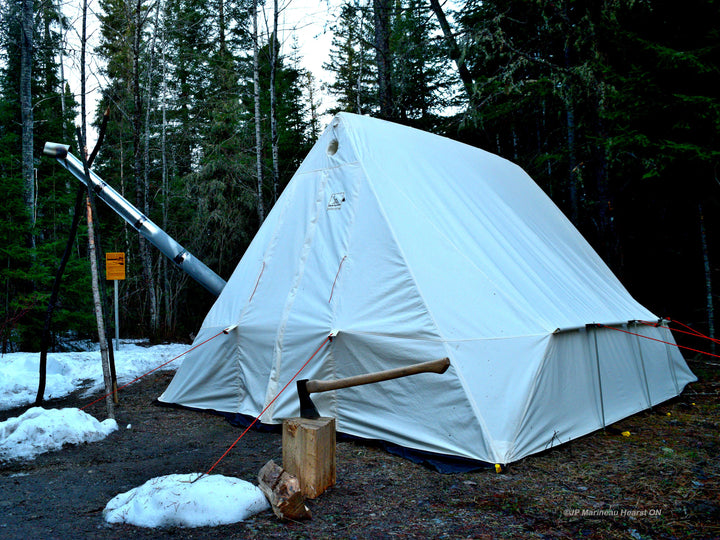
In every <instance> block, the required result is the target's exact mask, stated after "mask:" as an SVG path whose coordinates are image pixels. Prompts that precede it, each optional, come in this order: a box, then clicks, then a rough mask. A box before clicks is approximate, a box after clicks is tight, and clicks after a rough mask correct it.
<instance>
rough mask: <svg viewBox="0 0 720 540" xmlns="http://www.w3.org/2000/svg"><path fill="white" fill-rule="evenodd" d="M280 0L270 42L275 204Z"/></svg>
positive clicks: (274, 15)
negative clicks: (276, 78) (276, 81)
mask: <svg viewBox="0 0 720 540" xmlns="http://www.w3.org/2000/svg"><path fill="white" fill-rule="evenodd" d="M277 31H278V0H274V1H273V32H272V43H271V44H270V136H271V138H272V163H273V204H274V203H275V201H277V198H278V191H279V189H280V158H279V156H278V130H277V94H276V91H275V76H276V72H277V62H278V53H279V51H278V45H279V42H278V38H277Z"/></svg>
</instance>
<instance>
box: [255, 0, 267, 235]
mask: <svg viewBox="0 0 720 540" xmlns="http://www.w3.org/2000/svg"><path fill="white" fill-rule="evenodd" d="M257 8H258V3H257V0H253V7H252V10H253V12H252V24H253V90H254V97H255V158H256V166H257V198H258V201H257V212H258V220H259V221H260V224H261V225H262V222H263V221H265V207H264V206H263V193H262V185H263V171H262V132H261V130H260V128H261V123H260V120H261V118H260V61H259V58H258V55H259V46H260V45H259V42H258V40H259V36H258V20H257V19H258V10H257Z"/></svg>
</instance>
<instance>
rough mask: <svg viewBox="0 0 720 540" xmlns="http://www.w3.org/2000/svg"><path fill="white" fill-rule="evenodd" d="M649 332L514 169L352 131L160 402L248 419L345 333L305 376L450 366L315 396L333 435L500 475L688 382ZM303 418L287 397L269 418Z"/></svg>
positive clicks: (389, 126) (259, 248)
mask: <svg viewBox="0 0 720 540" xmlns="http://www.w3.org/2000/svg"><path fill="white" fill-rule="evenodd" d="M658 294H662V291H658ZM638 320H640V321H657V320H658V318H657V316H655V315H654V314H653V313H651V312H650V311H649V310H648V309H646V308H645V307H643V306H642V305H640V304H639V303H638V302H636V301H635V300H634V299H633V298H632V297H631V296H630V294H629V293H628V292H627V291H626V289H625V288H624V287H623V286H622V284H621V283H620V282H619V281H618V280H617V278H616V277H615V276H614V275H613V274H612V272H611V271H610V270H609V268H608V267H607V266H606V265H605V263H604V262H603V261H602V260H601V259H600V257H599V256H598V255H597V254H596V253H595V252H594V251H593V249H592V248H591V247H590V245H589V244H588V243H587V242H586V241H585V239H584V238H583V237H582V236H581V235H580V234H579V233H578V231H577V230H576V229H575V228H574V227H573V226H572V224H571V223H570V222H569V221H568V220H567V219H566V218H565V216H564V215H563V214H562V213H561V212H560V210H559V209H558V208H557V207H556V206H555V205H554V204H553V203H552V202H551V201H550V199H549V198H548V197H547V196H546V195H545V194H544V193H543V192H542V190H541V189H540V188H539V187H538V186H537V185H536V184H535V183H534V182H533V181H532V179H531V178H530V177H529V176H528V175H527V174H526V173H525V172H524V171H522V170H521V169H520V168H519V167H517V166H516V165H514V164H512V163H510V162H508V161H506V160H504V159H502V158H500V157H498V156H495V155H493V154H489V153H487V152H484V151H482V150H479V149H477V148H473V147H470V146H467V145H464V144H462V143H458V142H456V141H452V140H449V139H446V138H442V137H438V136H435V135H431V134H428V133H425V132H421V131H418V130H415V129H411V128H408V127H404V126H400V125H397V124H393V123H389V122H385V121H381V120H377V119H372V118H368V117H361V116H356V115H352V114H347V113H341V114H339V115H337V116H336V117H335V118H334V119H333V120H332V122H331V124H330V126H329V127H328V128H327V129H326V130H325V132H324V133H323V135H322V136H321V137H320V139H319V140H318V142H317V143H316V145H315V146H314V147H313V149H312V150H311V151H310V153H309V154H308V156H307V158H306V159H305V161H304V162H303V163H302V165H301V166H300V168H299V169H298V171H297V173H296V174H295V176H294V177H293V179H292V180H291V181H290V183H289V184H288V186H287V188H286V189H285V190H284V192H283V194H282V196H281V197H280V198H279V199H278V201H277V203H276V205H275V207H274V208H273V209H272V211H271V212H270V213H269V215H268V217H267V219H266V220H265V222H264V223H263V225H262V227H261V228H260V230H259V231H258V233H257V235H256V237H255V239H254V240H253V242H252V243H251V245H250V247H249V248H248V250H247V252H246V253H245V255H244V256H243V258H242V260H241V261H240V263H239V264H238V266H237V268H236V270H235V272H234V273H233V275H232V276H231V278H230V279H229V280H228V283H227V285H226V287H225V289H224V290H223V292H222V294H221V295H220V296H219V298H218V299H217V301H216V303H215V304H214V306H213V307H212V308H211V310H210V312H209V313H208V315H207V317H206V318H205V321H204V322H203V325H202V328H201V330H200V331H199V333H198V336H197V338H196V340H195V342H196V343H200V342H202V341H204V340H206V339H208V338H209V337H210V336H212V335H214V334H217V333H218V332H220V331H221V330H222V329H225V328H230V327H232V329H231V330H230V331H229V332H228V333H227V334H222V335H221V336H220V337H218V338H216V339H214V340H212V341H211V342H209V343H207V344H205V345H203V346H202V347H200V348H198V349H196V350H195V351H193V352H192V353H190V354H189V355H187V357H186V359H185V360H184V362H183V364H182V366H181V367H180V368H179V370H178V372H177V374H176V375H175V378H174V379H173V381H172V382H171V384H170V385H169V387H168V388H167V390H166V391H165V392H164V393H163V395H162V396H161V397H160V400H161V401H163V402H167V403H176V404H180V405H184V406H189V407H196V408H201V409H215V410H219V411H226V412H231V413H240V414H246V415H250V416H256V415H258V414H260V412H261V411H262V410H263V409H264V408H265V407H266V406H267V405H268V404H269V403H270V402H271V401H272V400H273V398H275V396H276V395H277V393H278V392H279V391H280V390H281V389H282V387H283V386H284V385H285V384H286V383H287V381H289V380H290V379H291V378H292V377H293V376H294V375H295V374H296V372H297V371H298V369H299V368H300V367H301V366H302V365H303V364H304V363H305V362H306V361H307V360H308V358H310V356H311V355H312V354H313V352H314V351H315V350H316V349H317V348H318V347H319V346H320V344H322V343H323V341H324V340H325V339H326V338H327V337H328V336H329V335H330V334H331V333H337V335H336V337H334V339H332V341H329V342H328V343H326V344H325V345H324V346H323V347H322V348H321V349H320V351H319V352H318V353H317V355H316V356H315V357H314V358H313V359H312V361H311V362H310V363H309V364H308V365H307V367H306V368H305V369H304V370H303V372H302V375H301V377H302V378H317V379H337V378H342V377H348V376H353V375H358V374H364V373H371V372H375V371H381V370H384V369H390V368H394V367H400V366H406V365H409V364H414V363H418V362H423V361H427V360H434V359H437V358H443V357H448V358H450V361H451V367H450V369H449V370H448V371H447V372H446V373H445V374H443V375H437V374H421V375H415V376H412V377H407V378H402V379H395V380H393V381H387V382H383V383H377V384H372V385H366V386H361V387H354V388H347V389H342V390H336V391H332V392H325V393H321V394H315V395H314V396H313V401H314V402H315V404H316V405H317V406H318V408H319V410H320V412H321V413H322V414H323V415H330V416H334V417H336V418H337V421H338V430H339V431H342V432H345V433H348V434H351V435H355V436H359V437H363V438H369V439H380V440H385V441H389V442H391V443H395V444H398V445H402V446H406V447H409V448H412V449H417V450H422V451H426V452H435V453H441V454H449V455H454V456H458V457H463V458H470V459H477V460H481V461H486V462H490V463H508V462H511V461H515V460H518V459H520V458H522V457H524V456H526V455H529V454H532V453H534V452H538V451H542V450H544V449H546V448H548V447H550V446H553V445H555V444H558V443H561V442H566V441H569V440H571V439H574V438H577V437H579V436H581V435H584V434H586V433H589V432H591V431H594V430H596V429H599V428H602V427H603V426H605V425H608V424H610V423H612V422H615V421H617V420H619V419H621V418H624V417H626V416H629V415H631V414H634V413H636V412H638V411H641V410H643V409H646V408H648V407H650V406H652V405H655V404H657V403H660V402H662V401H665V400H667V399H669V398H672V397H673V396H676V395H678V394H679V393H680V392H681V391H682V389H683V388H684V386H685V385H686V384H688V383H689V382H692V381H693V380H695V377H694V376H693V374H692V373H691V372H690V370H689V369H688V367H687V365H686V363H685V361H684V359H683V358H682V355H681V354H680V353H679V351H678V350H677V348H675V347H673V346H671V345H666V344H664V343H661V342H660V341H667V342H671V343H673V338H672V335H671V333H670V332H669V330H667V329H666V328H663V327H662V326H658V327H654V326H647V325H643V324H637V323H635V322H634V321H638ZM595 324H602V325H608V327H603V326H596V325H595ZM618 330H626V331H627V330H629V331H631V332H633V333H634V334H639V335H641V336H644V337H647V338H651V339H644V338H643V337H638V336H635V335H631V334H628V333H624V332H621V331H618ZM653 340H660V341H653ZM298 415H299V404H298V398H297V394H296V392H295V389H294V386H293V387H291V388H290V389H288V390H287V391H286V392H284V393H283V394H282V395H281V396H280V397H279V398H278V399H277V401H275V402H274V403H273V404H272V406H271V407H269V408H268V410H267V411H266V412H265V413H264V415H263V417H262V418H261V420H262V421H263V422H266V423H278V422H281V421H282V419H283V418H288V417H294V416H298Z"/></svg>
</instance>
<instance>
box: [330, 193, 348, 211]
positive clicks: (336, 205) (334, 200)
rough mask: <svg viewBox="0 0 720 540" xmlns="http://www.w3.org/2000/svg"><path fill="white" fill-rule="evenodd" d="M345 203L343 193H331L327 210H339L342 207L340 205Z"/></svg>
mask: <svg viewBox="0 0 720 540" xmlns="http://www.w3.org/2000/svg"><path fill="white" fill-rule="evenodd" d="M344 202H345V192H344V191H340V192H338V193H333V194H332V195H330V201H329V202H328V206H327V209H328V210H340V208H341V207H342V203H344Z"/></svg>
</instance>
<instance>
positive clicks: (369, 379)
mask: <svg viewBox="0 0 720 540" xmlns="http://www.w3.org/2000/svg"><path fill="white" fill-rule="evenodd" d="M449 366H450V360H449V359H448V358H442V359H441V360H431V361H430V362H423V363H421V364H414V365H412V366H405V367H399V368H395V369H388V370H385V371H378V372H376V373H366V374H364V375H355V376H354V377H347V378H345V379H337V380H334V381H316V380H313V381H308V382H307V385H306V387H307V391H308V394H312V393H315V392H327V391H328V390H338V389H340V388H348V387H350V386H360V385H362V384H370V383H376V382H380V381H389V380H390V379H397V378H399V377H407V376H408V375H415V374H416V373H445V371H446V370H447V368H448V367H449Z"/></svg>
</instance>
